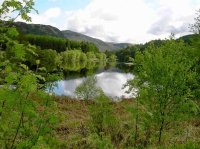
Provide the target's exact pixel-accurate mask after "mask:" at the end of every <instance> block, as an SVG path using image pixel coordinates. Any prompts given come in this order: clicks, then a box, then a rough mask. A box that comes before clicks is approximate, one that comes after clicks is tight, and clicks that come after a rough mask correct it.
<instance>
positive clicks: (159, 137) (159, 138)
mask: <svg viewBox="0 0 200 149" xmlns="http://www.w3.org/2000/svg"><path fill="white" fill-rule="evenodd" d="M163 128H164V118H162V121H161V124H160V129H159V136H158V143H159V144H160V143H161V139H162V133H163Z"/></svg>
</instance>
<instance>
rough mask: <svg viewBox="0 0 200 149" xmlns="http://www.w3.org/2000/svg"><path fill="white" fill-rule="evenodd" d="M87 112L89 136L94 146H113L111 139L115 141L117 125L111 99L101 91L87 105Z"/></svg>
mask: <svg viewBox="0 0 200 149" xmlns="http://www.w3.org/2000/svg"><path fill="white" fill-rule="evenodd" d="M89 113H90V117H91V119H90V120H89V126H90V131H91V136H90V137H92V139H93V141H92V142H93V143H94V144H95V148H114V147H113V142H112V141H116V137H117V132H118V131H117V129H118V126H119V125H118V120H117V119H116V117H115V116H114V114H113V109H112V105H111V100H110V99H109V98H108V97H106V96H105V95H104V93H101V94H100V95H99V96H98V97H96V99H95V101H94V104H91V106H90V107H89Z"/></svg>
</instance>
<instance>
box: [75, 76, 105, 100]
mask: <svg viewBox="0 0 200 149" xmlns="http://www.w3.org/2000/svg"><path fill="white" fill-rule="evenodd" d="M96 83H97V79H96V78H95V77H93V76H91V77H87V78H86V79H85V80H84V81H83V82H82V83H81V84H80V85H79V86H77V87H76V89H75V94H76V96H77V97H78V98H79V99H84V100H89V99H94V98H95V97H97V96H99V94H100V93H101V91H102V90H101V89H100V88H99V87H97V86H96Z"/></svg>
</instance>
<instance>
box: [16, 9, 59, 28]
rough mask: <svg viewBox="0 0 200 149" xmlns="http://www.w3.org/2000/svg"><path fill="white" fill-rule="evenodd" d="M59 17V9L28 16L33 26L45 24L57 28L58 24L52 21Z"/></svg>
mask: <svg viewBox="0 0 200 149" xmlns="http://www.w3.org/2000/svg"><path fill="white" fill-rule="evenodd" d="M60 16H61V9H60V8H58V7H55V8H49V9H47V10H46V11H45V12H44V13H41V14H39V15H38V14H32V13H31V14H30V17H31V18H32V22H33V23H35V24H46V25H53V26H58V23H57V22H56V21H54V19H57V18H60ZM17 21H22V19H20V18H19V19H18V20H17Z"/></svg>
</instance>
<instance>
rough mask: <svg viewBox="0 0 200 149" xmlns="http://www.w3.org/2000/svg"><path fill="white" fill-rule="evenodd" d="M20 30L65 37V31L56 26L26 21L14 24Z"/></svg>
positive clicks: (28, 32) (27, 32) (26, 32)
mask: <svg viewBox="0 0 200 149" xmlns="http://www.w3.org/2000/svg"><path fill="white" fill-rule="evenodd" d="M14 25H15V26H16V27H17V29H18V30H19V32H21V33H23V34H34V35H48V36H53V37H61V38H63V37H64V35H63V33H62V32H61V31H60V30H59V29H58V28H56V27H53V26H50V25H42V24H27V23H24V22H15V24H14Z"/></svg>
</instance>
